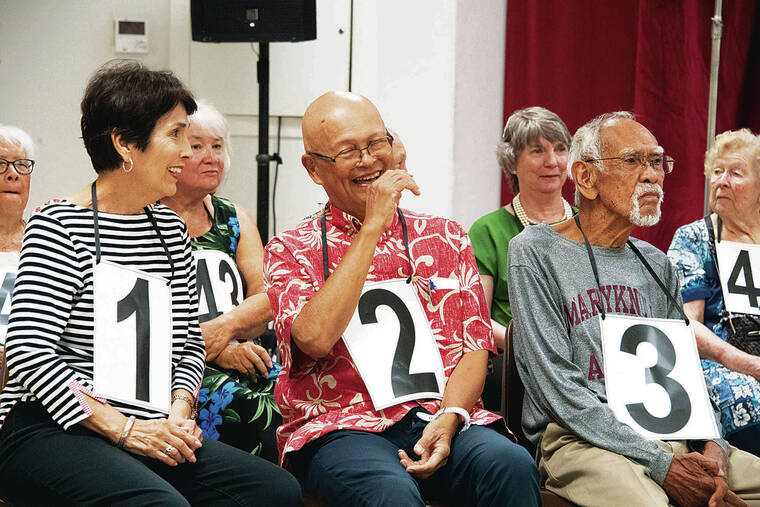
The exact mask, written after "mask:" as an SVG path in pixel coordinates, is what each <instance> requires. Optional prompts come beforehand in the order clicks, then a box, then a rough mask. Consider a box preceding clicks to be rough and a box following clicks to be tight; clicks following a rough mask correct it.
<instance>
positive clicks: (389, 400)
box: [265, 92, 539, 506]
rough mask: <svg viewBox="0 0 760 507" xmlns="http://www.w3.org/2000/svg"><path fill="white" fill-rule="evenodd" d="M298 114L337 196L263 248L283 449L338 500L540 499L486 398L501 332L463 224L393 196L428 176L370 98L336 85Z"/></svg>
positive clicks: (294, 465) (312, 156)
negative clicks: (417, 171) (277, 355)
mask: <svg viewBox="0 0 760 507" xmlns="http://www.w3.org/2000/svg"><path fill="white" fill-rule="evenodd" d="M302 128H303V139H304V148H305V151H306V153H305V154H304V155H303V157H302V163H303V165H304V167H305V168H306V170H307V172H308V174H309V176H310V177H311V178H312V180H313V181H314V182H315V183H317V184H319V185H321V186H322V187H323V188H324V189H325V191H326V192H327V195H328V197H329V202H328V204H327V205H326V206H325V208H324V209H323V210H322V211H321V212H319V213H317V214H316V215H314V216H312V217H310V218H307V219H306V220H305V221H303V222H302V223H301V224H300V225H299V226H298V227H297V228H296V229H294V230H292V231H288V232H285V233H282V234H280V235H279V236H278V237H276V238H274V239H273V240H272V241H271V242H270V243H269V244H268V245H267V247H266V252H265V272H266V279H267V286H268V291H267V292H268V295H269V299H270V302H271V304H272V311H273V313H274V316H275V329H276V331H277V336H278V342H279V347H280V351H281V354H282V362H283V369H282V373H281V374H280V377H279V379H278V382H277V388H276V390H275V398H276V400H277V403H278V405H279V406H280V409H281V411H282V416H283V421H284V423H283V425H282V426H281V427H280V429H279V431H278V439H279V443H280V446H281V451H282V459H283V460H284V461H285V463H286V464H287V466H288V467H289V468H290V469H291V470H293V471H294V472H295V473H296V475H297V476H298V477H299V479H300V480H301V482H302V484H303V486H304V488H305V489H306V490H307V491H309V492H311V493H312V494H314V495H315V496H317V497H319V498H321V499H323V500H325V501H327V502H328V503H329V504H331V505H388V506H390V505H393V506H398V505H404V506H406V505H424V502H423V500H422V498H423V496H425V497H432V498H435V497H438V498H445V499H447V500H449V501H451V500H452V499H456V501H457V503H461V504H472V505H538V502H539V497H538V475H537V472H536V467H535V463H534V462H533V459H532V458H531V456H530V455H529V454H528V453H527V452H526V451H525V450H524V449H522V448H521V447H520V446H518V445H517V444H515V443H513V442H512V441H511V440H510V439H509V438H507V437H506V436H505V435H507V434H508V431H507V430H506V427H505V426H504V424H503V421H502V420H501V418H500V417H499V416H497V415H494V414H492V413H490V412H487V411H485V410H484V409H483V408H482V404H481V403H480V400H479V397H480V393H481V391H482V388H483V381H484V378H485V374H486V368H487V362H488V355H489V353H493V352H495V347H494V343H493V338H492V335H491V329H490V317H489V311H488V308H487V306H486V304H485V299H484V295H483V290H482V287H481V285H480V280H479V277H478V270H477V266H476V264H475V258H474V255H473V253H472V248H471V246H470V242H469V239H468V237H467V234H466V233H465V231H464V230H463V229H462V227H461V226H460V225H459V224H457V223H456V222H453V221H451V220H447V219H445V218H440V217H433V216H429V215H423V214H419V213H414V212H411V211H408V210H402V209H400V208H399V207H398V202H399V200H400V198H401V195H402V193H404V192H412V193H414V194H417V195H419V193H420V189H419V187H418V186H417V184H416V183H415V181H414V178H413V176H412V175H411V174H410V173H408V172H406V171H401V170H394V167H395V165H394V161H393V150H392V143H393V139H392V137H391V136H390V135H389V134H388V132H387V130H386V128H385V125H384V123H383V120H382V118H381V117H380V114H379V112H378V111H377V109H376V108H375V106H374V105H373V104H372V103H371V102H370V101H369V100H367V99H366V98H364V97H360V96H358V95H354V94H351V93H345V92H330V93H327V94H325V95H323V96H321V97H319V98H318V99H317V100H315V101H314V102H313V103H312V104H311V105H310V106H309V108H308V109H307V110H306V113H305V114H304V119H303V126H302ZM325 246H326V248H325ZM325 268H326V269H325Z"/></svg>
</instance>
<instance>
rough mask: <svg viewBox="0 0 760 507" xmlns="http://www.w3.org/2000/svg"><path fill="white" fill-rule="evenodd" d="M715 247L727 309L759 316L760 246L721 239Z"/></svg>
mask: <svg viewBox="0 0 760 507" xmlns="http://www.w3.org/2000/svg"><path fill="white" fill-rule="evenodd" d="M715 250H716V251H717V255H718V266H719V269H720V284H721V288H722V289H723V302H724V304H725V305H726V309H727V310H728V311H729V312H732V313H753V314H755V315H760V286H759V285H760V245H752V244H748V243H734V242H733V241H721V242H719V243H716V244H715ZM753 267H754V268H755V269H754V270H753V269H752V268H753ZM755 273H758V275H759V276H755ZM755 281H757V282H758V284H756V283H755Z"/></svg>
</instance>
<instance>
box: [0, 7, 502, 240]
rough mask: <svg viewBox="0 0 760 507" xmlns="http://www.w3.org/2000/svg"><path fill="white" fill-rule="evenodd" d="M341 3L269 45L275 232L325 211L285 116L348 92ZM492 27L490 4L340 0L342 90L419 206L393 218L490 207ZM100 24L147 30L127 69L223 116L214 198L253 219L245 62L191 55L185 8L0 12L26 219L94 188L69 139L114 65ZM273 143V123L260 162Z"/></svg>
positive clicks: (208, 48)
mask: <svg viewBox="0 0 760 507" xmlns="http://www.w3.org/2000/svg"><path fill="white" fill-rule="evenodd" d="M349 5H350V0H318V1H317V10H318V26H317V30H318V40H317V41H315V42H307V43H296V44H272V45H271V46H270V47H271V55H270V56H271V59H272V77H271V83H270V86H271V89H272V110H271V114H272V115H277V114H283V115H287V116H285V117H283V119H282V145H281V150H280V153H281V155H282V157H283V159H284V164H283V165H282V166H281V168H280V174H279V182H278V191H277V195H276V201H277V202H276V206H277V219H278V224H277V229H278V230H282V229H283V228H284V227H290V226H292V225H294V224H295V223H296V222H297V221H298V220H299V219H300V218H302V217H303V216H305V215H306V214H308V213H310V212H312V211H314V210H315V209H316V208H317V207H318V205H319V203H323V202H324V201H325V196H324V194H323V192H322V191H321V189H320V188H319V187H317V186H315V185H314V184H313V183H312V182H311V180H309V179H308V177H307V175H306V173H305V170H304V169H303V168H302V167H301V164H300V155H301V153H302V145H301V138H300V120H301V118H300V114H301V113H298V112H296V111H302V110H303V107H304V105H305V104H306V103H308V101H310V100H311V99H313V98H314V97H316V96H317V95H318V94H319V93H321V92H322V91H326V90H327V89H328V88H344V89H345V88H346V87H347V86H348V83H347V78H348V69H347V68H346V65H347V63H346V62H347V52H348V44H349V38H348V37H349V36H350V35H351V33H350V30H349V29H348V26H349V21H350V19H349V16H350V10H349ZM505 16H506V5H505V2H504V0H481V1H479V2H467V1H465V0H415V1H414V2H409V1H407V0H385V1H383V2H376V1H374V0H354V18H353V22H354V33H353V61H352V67H351V68H352V74H351V76H350V77H351V84H352V89H353V90H354V91H357V92H359V93H363V94H365V95H367V96H368V97H369V98H370V99H372V100H373V101H374V102H375V103H376V104H377V105H378V107H379V109H380V111H381V113H382V114H383V116H384V118H385V120H386V122H387V123H388V124H389V125H390V126H391V127H392V128H393V129H395V130H397V131H398V132H399V133H400V134H401V136H402V137H403V139H404V142H405V144H406V146H407V150H408V153H409V158H408V166H409V168H410V170H411V171H413V172H414V174H415V177H416V179H417V181H418V182H419V183H420V185H421V187H422V192H423V195H422V196H421V197H419V198H417V197H405V199H404V201H403V202H402V205H403V206H407V207H410V208H414V209H417V210H420V211H426V212H431V213H436V214H441V215H447V216H450V217H452V218H455V219H457V220H459V221H461V222H462V223H463V224H464V225H465V226H466V227H469V225H470V224H471V223H472V221H473V220H474V219H475V218H477V217H478V216H480V215H482V214H483V213H485V212H487V211H490V210H492V209H495V208H496V207H497V206H498V202H499V184H498V182H499V172H498V166H497V164H496V161H495V157H494V155H493V145H494V143H495V142H496V140H497V139H498V134H499V131H500V128H501V122H502V118H501V111H502V101H503V98H502V93H503V91H502V90H503V65H504V27H505ZM114 17H133V18H146V19H148V23H149V30H150V44H151V50H150V53H148V54H147V55H144V56H139V55H137V56H136V57H137V58H138V59H140V60H142V61H144V62H145V63H147V64H148V65H149V66H150V67H152V68H156V69H158V68H171V69H172V70H174V71H175V72H176V73H177V74H178V75H179V76H180V77H181V78H182V79H183V80H185V82H186V83H188V85H189V86H190V88H192V89H194V90H196V92H197V91H201V92H202V93H198V95H199V96H204V95H206V96H211V97H212V101H215V102H217V103H218V104H217V105H219V106H220V108H221V109H222V110H223V112H225V113H226V114H227V116H228V118H229V120H230V123H231V125H232V132H233V139H232V146H233V150H234V155H233V164H232V168H231V170H230V171H229V174H228V177H227V179H226V181H225V183H224V184H223V187H222V188H221V189H220V193H221V194H224V195H228V196H230V197H231V198H233V199H235V200H236V201H238V202H240V203H241V204H243V205H244V206H246V207H247V208H248V209H249V210H250V211H251V212H255V209H256V202H255V196H256V181H255V180H256V177H255V176H256V164H255V155H256V152H257V151H258V148H257V147H258V139H257V121H258V119H257V117H256V116H255V112H256V103H255V98H256V93H257V92H256V91H255V90H256V88H255V79H254V78H253V77H254V76H255V74H252V73H251V69H252V68H255V62H256V59H255V55H254V54H253V51H251V49H250V46H249V45H248V44H223V45H211V44H197V43H192V42H191V41H190V29H189V19H190V18H189V2H188V0H110V1H103V0H67V1H66V2H53V1H49V0H0V74H1V75H2V78H0V123H9V124H15V125H18V126H20V127H22V128H24V129H26V130H27V131H29V132H30V134H32V136H33V137H34V138H35V140H36V141H37V144H38V149H37V157H36V158H37V160H38V165H37V166H35V174H34V176H33V183H32V187H33V188H32V194H31V197H30V208H31V207H34V206H37V205H39V204H41V203H42V202H43V201H44V200H47V199H49V198H52V197H59V196H62V195H66V194H67V193H70V192H72V191H73V190H75V189H77V188H79V187H81V186H83V185H85V184H86V183H87V182H88V181H90V180H91V179H92V178H93V176H94V173H93V172H92V169H91V167H90V164H89V160H88V158H87V155H86V153H85V151H84V148H83V145H82V142H81V139H79V135H80V132H79V101H80V100H81V96H82V92H83V90H84V86H85V84H86V82H87V80H88V78H89V76H90V75H91V74H92V72H93V71H94V70H95V69H96V68H97V67H98V66H99V65H100V64H102V63H104V62H105V61H108V60H109V59H111V58H114V57H117V56H119V55H117V54H116V53H115V52H114V47H113V18H114ZM340 30H343V32H344V33H343V34H341V33H340ZM320 51H322V53H320ZM227 52H229V54H227ZM324 52H327V54H329V56H325V53H324ZM220 55H224V56H220ZM130 56H133V57H134V56H135V55H130ZM220 62H221V63H223V64H224V65H220ZM241 69H243V70H241ZM20 76H22V77H20ZM251 79H253V82H252V84H251V87H250V88H245V89H244V88H243V87H246V86H247V83H248V82H249V81H251ZM214 83H217V85H218V87H217V88H216V89H214ZM276 132H277V118H275V117H273V118H272V119H271V121H270V152H274V151H275V150H276V141H275V136H276ZM273 170H274V165H272V176H273V175H274V174H273V173H274V171H273ZM270 232H271V226H270Z"/></svg>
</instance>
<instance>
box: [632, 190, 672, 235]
mask: <svg viewBox="0 0 760 507" xmlns="http://www.w3.org/2000/svg"><path fill="white" fill-rule="evenodd" d="M647 192H657V193H658V194H659V195H660V200H659V201H657V212H656V213H655V214H653V215H645V216H641V208H639V197H641V196H642V195H643V194H645V193H647ZM663 198H664V194H663V191H662V187H660V185H656V184H654V183H640V184H638V185H637V186H636V191H635V192H633V195H632V196H631V211H630V212H629V213H628V220H630V221H631V223H632V224H633V225H636V226H639V227H649V226H652V225H655V224H656V223H657V222H659V221H660V215H661V214H662V212H661V210H660V206H661V205H662V200H663Z"/></svg>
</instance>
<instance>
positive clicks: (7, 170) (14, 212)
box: [0, 125, 34, 391]
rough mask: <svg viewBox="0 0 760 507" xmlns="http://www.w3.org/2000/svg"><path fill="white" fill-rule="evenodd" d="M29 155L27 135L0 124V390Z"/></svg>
mask: <svg viewBox="0 0 760 507" xmlns="http://www.w3.org/2000/svg"><path fill="white" fill-rule="evenodd" d="M33 157H34V146H33V145H32V138H31V137H29V134H27V133H26V132H24V131H23V130H21V129H20V128H18V127H12V126H10V125H0V391H2V390H3V387H4V386H5V382H6V379H7V377H8V371H7V369H6V367H5V331H6V328H7V325H8V313H9V312H10V306H11V293H12V292H13V282H14V280H15V279H16V269H17V268H18V257H19V255H18V252H19V251H20V250H21V238H22V237H23V236H24V227H25V226H26V222H25V221H24V219H23V218H22V215H23V213H24V208H26V203H27V201H28V200H29V182H30V181H31V174H32V169H34V160H33V159H32V158H33Z"/></svg>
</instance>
